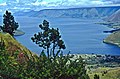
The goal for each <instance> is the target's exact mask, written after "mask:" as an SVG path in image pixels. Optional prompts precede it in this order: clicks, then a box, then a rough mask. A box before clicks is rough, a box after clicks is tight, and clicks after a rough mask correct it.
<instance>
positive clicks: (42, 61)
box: [0, 20, 89, 79]
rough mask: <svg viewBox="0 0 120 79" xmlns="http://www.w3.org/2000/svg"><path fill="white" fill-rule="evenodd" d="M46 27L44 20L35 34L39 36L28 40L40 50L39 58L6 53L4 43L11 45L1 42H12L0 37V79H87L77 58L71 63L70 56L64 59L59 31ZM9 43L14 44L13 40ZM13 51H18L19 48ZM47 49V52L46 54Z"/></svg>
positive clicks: (79, 59) (80, 61) (14, 52)
mask: <svg viewBox="0 0 120 79" xmlns="http://www.w3.org/2000/svg"><path fill="white" fill-rule="evenodd" d="M48 24H49V23H48V22H47V21H45V20H44V22H43V25H42V26H41V25H40V28H41V29H43V32H41V33H39V35H37V34H35V35H34V37H33V38H32V40H33V42H36V44H39V46H40V47H42V48H43V51H42V52H41V54H40V55H39V56H37V55H33V54H31V53H28V52H25V51H22V52H21V51H17V50H16V51H15V50H12V52H11V53H10V51H8V49H7V47H8V43H11V42H10V41H5V38H9V40H11V39H12V38H10V37H3V38H4V39H3V38H2V36H1V39H0V78H1V79H89V76H88V75H87V74H86V69H85V63H84V62H83V60H82V58H81V57H79V58H77V59H74V60H73V59H72V58H73V56H71V55H69V54H67V55H66V56H64V55H63V51H62V49H65V48H66V47H65V44H64V42H63V41H62V40H61V36H60V33H59V30H58V29H54V28H52V29H51V28H49V25H48ZM46 28H47V30H46ZM1 35H3V34H1ZM5 35H6V34H5ZM12 40H14V41H15V39H12ZM40 40H42V41H40ZM11 45H14V43H11ZM17 47H18V50H20V49H19V46H17ZM13 49H14V48H13ZM46 49H47V52H46ZM48 49H50V50H51V51H50V52H48V51H49V50H48ZM45 52H46V53H45Z"/></svg>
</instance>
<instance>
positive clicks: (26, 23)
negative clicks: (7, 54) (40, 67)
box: [15, 16, 120, 55]
mask: <svg viewBox="0 0 120 79" xmlns="http://www.w3.org/2000/svg"><path fill="white" fill-rule="evenodd" d="M44 19H46V20H47V21H49V22H50V27H54V28H59V30H60V33H61V35H62V39H63V40H64V41H65V44H66V47H67V49H66V50H65V51H64V53H65V54H67V53H68V52H69V51H71V53H72V54H79V53H82V54H91V53H95V54H111V55H120V53H119V52H120V48H119V47H117V46H114V45H110V44H105V43H103V39H104V38H106V37H107V36H108V35H109V34H110V33H103V31H107V30H111V28H108V27H106V26H104V25H99V24H95V23H96V22H102V20H98V19H89V20H88V19H80V18H37V17H18V16H16V21H17V22H18V23H19V25H20V29H21V30H22V31H24V32H25V35H23V36H16V37H15V38H16V39H17V40H18V41H19V42H20V43H22V44H23V45H24V46H26V47H27V48H28V49H30V50H31V51H33V52H35V53H37V54H40V52H41V48H39V47H38V46H37V45H35V44H34V43H33V42H32V41H31V37H32V36H33V35H34V34H35V33H37V32H39V31H40V28H39V27H38V26H39V24H41V23H42V21H43V20H44Z"/></svg>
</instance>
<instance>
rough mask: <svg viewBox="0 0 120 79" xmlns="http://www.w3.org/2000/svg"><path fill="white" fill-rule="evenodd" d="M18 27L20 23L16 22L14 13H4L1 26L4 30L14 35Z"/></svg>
mask: <svg viewBox="0 0 120 79" xmlns="http://www.w3.org/2000/svg"><path fill="white" fill-rule="evenodd" d="M18 27H19V25H18V23H17V22H15V20H14V17H13V15H12V14H11V13H10V12H8V11H6V12H5V14H4V15H3V26H1V29H2V31H3V32H6V33H9V34H10V35H12V36H13V35H14V31H15V30H17V28H18Z"/></svg>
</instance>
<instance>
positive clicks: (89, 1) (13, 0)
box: [0, 0, 120, 10]
mask: <svg viewBox="0 0 120 79" xmlns="http://www.w3.org/2000/svg"><path fill="white" fill-rule="evenodd" d="M113 5H114V6H116V5H117V6H120V0H0V7H1V6H2V7H1V8H0V9H1V10H4V9H16V10H17V9H20V10H21V9H32V10H39V9H42V8H71V7H72V8H74V7H91V6H92V7H94V6H113Z"/></svg>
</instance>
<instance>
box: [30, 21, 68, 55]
mask: <svg viewBox="0 0 120 79" xmlns="http://www.w3.org/2000/svg"><path fill="white" fill-rule="evenodd" d="M39 27H40V29H41V30H42V31H41V32H38V34H34V36H33V37H32V38H31V39H32V41H33V42H35V43H36V44H38V45H39V47H43V48H44V49H46V51H47V55H48V57H50V56H53V57H55V55H57V54H59V52H60V51H61V50H62V49H65V48H66V47H65V44H64V42H63V40H62V39H61V35H60V33H59V29H58V28H57V29H54V28H50V27H49V22H47V21H46V20H44V21H43V23H42V24H40V25H39ZM56 48H57V50H56V51H57V53H55V49H56Z"/></svg>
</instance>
